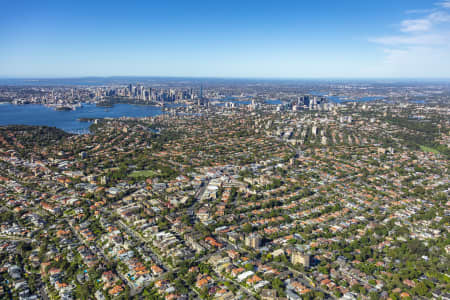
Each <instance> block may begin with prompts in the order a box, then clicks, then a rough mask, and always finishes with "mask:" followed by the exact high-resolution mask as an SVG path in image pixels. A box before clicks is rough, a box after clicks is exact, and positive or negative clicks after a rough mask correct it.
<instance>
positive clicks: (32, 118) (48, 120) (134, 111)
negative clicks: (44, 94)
mask: <svg viewBox="0 0 450 300" xmlns="http://www.w3.org/2000/svg"><path fill="white" fill-rule="evenodd" d="M162 113H163V111H162V110H161V108H160V107H157V106H150V105H133V104H115V105H114V106H112V107H101V106H96V105H95V104H83V106H82V107H80V108H77V110H69V111H57V110H54V109H53V108H50V107H46V106H44V105H40V104H26V105H14V104H9V103H8V104H0V125H19V124H20V125H44V126H51V127H57V128H59V129H62V130H64V131H66V132H70V133H88V132H89V126H90V125H91V123H89V122H80V121H79V120H78V119H79V118H119V117H149V116H157V115H160V114H162Z"/></svg>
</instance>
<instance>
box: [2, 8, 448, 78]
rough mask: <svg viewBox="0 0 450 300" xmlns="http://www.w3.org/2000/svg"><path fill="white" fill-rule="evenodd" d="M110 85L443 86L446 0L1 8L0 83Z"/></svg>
mask: <svg viewBox="0 0 450 300" xmlns="http://www.w3.org/2000/svg"><path fill="white" fill-rule="evenodd" d="M69 2H70V3H69ZM116 75H118V76H119V75H120V76H122V75H123V76H127V75H130V76H197V77H201V76H211V77H257V78H259V77H261V78H262V77H264V78H359V77H364V78H379V77H384V78H395V77H401V78H406V77H414V78H443V77H445V78H450V0H442V1H439V0H438V1H424V0H420V1H419V0H407V1H406V0H396V1H392V0H389V1H387V0H378V1H361V0H346V1H336V0H333V1H325V0H316V1H300V0H297V1H264V0H260V1H245V0H240V1H235V0H228V1H211V0H210V1H173V0H166V1H158V2H156V1H151V0H150V1H94V0H91V1H83V0H79V1H25V0H24V1H6V0H5V1H3V3H2V9H1V10H0V77H80V76H116Z"/></svg>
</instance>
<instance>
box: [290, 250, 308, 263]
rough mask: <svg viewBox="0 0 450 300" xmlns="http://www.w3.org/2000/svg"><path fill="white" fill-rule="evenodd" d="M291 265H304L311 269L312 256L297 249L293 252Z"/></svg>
mask: <svg viewBox="0 0 450 300" xmlns="http://www.w3.org/2000/svg"><path fill="white" fill-rule="evenodd" d="M291 263H292V264H293V265H297V264H302V265H304V266H305V267H309V266H310V265H311V255H309V254H307V253H304V252H302V251H300V250H297V249H295V250H293V251H292V255H291Z"/></svg>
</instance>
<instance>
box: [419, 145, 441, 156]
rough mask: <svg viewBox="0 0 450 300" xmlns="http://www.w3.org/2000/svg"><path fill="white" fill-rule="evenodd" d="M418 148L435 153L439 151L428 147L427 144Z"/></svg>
mask: <svg viewBox="0 0 450 300" xmlns="http://www.w3.org/2000/svg"><path fill="white" fill-rule="evenodd" d="M420 149H422V151H424V152H431V153H436V154H438V153H439V151H437V150H436V149H434V148H431V147H428V146H422V145H420Z"/></svg>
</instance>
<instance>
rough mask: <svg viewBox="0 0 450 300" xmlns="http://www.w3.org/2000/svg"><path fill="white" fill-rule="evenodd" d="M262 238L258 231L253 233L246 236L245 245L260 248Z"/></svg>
mask: <svg viewBox="0 0 450 300" xmlns="http://www.w3.org/2000/svg"><path fill="white" fill-rule="evenodd" d="M261 243H262V238H261V236H260V235H259V234H257V233H251V234H249V235H248V236H246V237H245V246H247V247H251V248H253V249H258V248H259V247H261Z"/></svg>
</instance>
